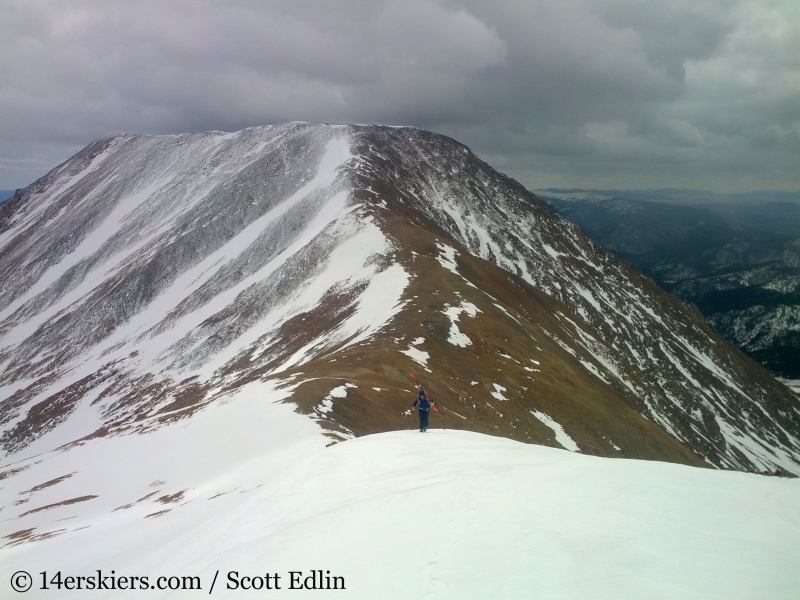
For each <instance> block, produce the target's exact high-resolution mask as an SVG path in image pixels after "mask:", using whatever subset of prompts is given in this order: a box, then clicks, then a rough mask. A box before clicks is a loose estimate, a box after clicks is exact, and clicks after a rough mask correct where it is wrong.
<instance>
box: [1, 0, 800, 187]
mask: <svg viewBox="0 0 800 600" xmlns="http://www.w3.org/2000/svg"><path fill="white" fill-rule="evenodd" d="M0 14H2V19H0V33H1V34H2V36H3V40H4V45H3V51H2V54H0V114H2V115H3V117H2V120H0V188H2V187H10V186H13V185H23V184H25V183H27V182H29V181H30V180H32V179H33V178H34V177H36V176H38V175H40V174H41V173H42V172H43V171H44V170H46V168H47V167H50V166H52V164H53V163H54V162H55V161H57V160H59V159H63V158H65V157H66V156H68V155H69V154H71V153H72V152H73V151H75V150H76V149H77V148H78V147H80V146H82V145H84V144H86V143H87V142H89V141H91V140H92V139H94V138H96V137H100V136H103V135H108V134H111V133H116V132H120V131H128V132H153V133H160V132H164V133H173V132H179V131H195V130H208V129H224V130H232V129H238V128H242V127H246V126H248V125H254V124H262V123H273V122H278V121H285V120H309V121H330V122H358V123H387V124H411V125H418V126H421V127H426V128H429V129H433V130H436V131H440V132H443V133H447V134H449V135H452V136H454V137H456V138H457V139H459V140H461V141H463V142H465V143H467V144H469V145H470V146H472V147H473V148H474V149H475V150H476V151H477V152H478V153H479V154H481V155H482V156H483V157H484V158H486V159H487V160H488V161H489V162H490V163H492V164H494V165H495V166H497V167H498V168H500V169H501V170H504V171H505V172H507V173H509V174H511V175H513V176H516V177H517V178H519V179H521V180H522V181H523V182H524V183H525V184H527V185H529V186H531V187H544V186H549V185H568V186H594V187H649V186H682V187H705V188H712V189H720V190H724V189H735V188H741V187H744V188H751V189H752V188H759V187H761V188H783V189H786V188H797V187H800V175H798V173H800V4H798V3H796V2H793V1H791V0H787V1H785V2H766V1H765V2H743V1H742V2H740V1H733V0H731V1H726V0H711V1H706V2H703V1H685V2H684V1H677V0H676V1H669V0H664V1H660V2H642V1H637V0H596V1H593V0H560V1H559V2H550V1H538V2H537V1H533V0H526V1H524V2H522V1H520V2H506V3H495V2H486V1H482V2H479V1H470V0H465V1H463V2H455V1H453V2H448V1H434V0H404V1H402V2H401V1H397V2H378V1H361V0H351V1H340V2H330V1H302V0H300V1H298V0H295V1H292V2H264V1H246V0H239V1H228V2H224V3H223V2H211V1H207V2H205V1H191V2H189V1H179V0H175V1H164V0H162V1H160V2H110V1H108V0H105V1H99V0H84V1H81V0H72V1H70V2H64V1H61V0H58V1H56V0H52V1H44V0H39V1H37V0H18V1H2V2H0Z"/></svg>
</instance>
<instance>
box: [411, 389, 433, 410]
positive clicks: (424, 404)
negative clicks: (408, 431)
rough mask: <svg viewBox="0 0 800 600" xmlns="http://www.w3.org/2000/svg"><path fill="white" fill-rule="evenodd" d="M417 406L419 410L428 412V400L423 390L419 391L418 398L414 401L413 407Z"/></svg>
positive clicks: (429, 404) (429, 406) (429, 405)
mask: <svg viewBox="0 0 800 600" xmlns="http://www.w3.org/2000/svg"><path fill="white" fill-rule="evenodd" d="M418 404H419V409H420V410H430V408H431V403H430V401H429V400H428V397H427V396H426V395H425V390H420V391H419V397H418V398H417V399H416V400H414V406H417V405H418Z"/></svg>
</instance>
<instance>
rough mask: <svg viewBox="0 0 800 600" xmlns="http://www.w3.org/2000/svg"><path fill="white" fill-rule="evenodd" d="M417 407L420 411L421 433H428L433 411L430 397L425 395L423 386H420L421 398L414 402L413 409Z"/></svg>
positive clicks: (418, 397)
mask: <svg viewBox="0 0 800 600" xmlns="http://www.w3.org/2000/svg"><path fill="white" fill-rule="evenodd" d="M415 406H416V407H417V410H419V431H420V433H425V432H426V431H428V415H429V414H430V411H431V402H430V400H428V395H427V394H426V393H425V390H423V389H422V386H419V396H417V399H416V400H414V404H413V405H412V406H411V408H414V407H415Z"/></svg>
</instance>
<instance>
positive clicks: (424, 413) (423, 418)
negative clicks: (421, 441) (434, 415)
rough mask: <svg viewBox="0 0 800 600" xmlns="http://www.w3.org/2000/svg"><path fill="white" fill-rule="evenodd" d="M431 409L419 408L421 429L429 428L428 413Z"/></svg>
mask: <svg viewBox="0 0 800 600" xmlns="http://www.w3.org/2000/svg"><path fill="white" fill-rule="evenodd" d="M430 412H431V409H427V410H425V409H422V408H420V409H419V430H420V431H426V430H427V429H428V415H429V414H430Z"/></svg>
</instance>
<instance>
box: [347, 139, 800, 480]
mask: <svg viewBox="0 0 800 600" xmlns="http://www.w3.org/2000/svg"><path fill="white" fill-rule="evenodd" d="M374 148H380V152H379V153H378V152H375V153H373V152H372V150H373V149H374ZM357 153H359V154H360V155H361V156H362V160H361V161H360V162H359V163H357V164H356V168H357V169H358V172H359V174H360V175H361V177H362V178H363V182H362V184H361V185H364V186H367V185H377V183H376V182H378V181H380V182H391V184H392V185H393V186H394V188H393V189H394V190H396V191H395V200H396V201H397V202H399V203H400V204H402V205H405V206H410V207H413V208H414V209H415V210H417V211H419V212H420V213H422V214H424V215H425V217H426V218H428V219H429V220H430V221H432V222H433V223H434V224H435V225H436V226H437V227H439V228H441V229H442V230H444V231H446V232H447V233H448V234H449V235H450V236H451V238H452V239H453V240H455V241H457V242H458V243H459V244H461V245H462V247H464V248H465V249H466V250H468V251H469V252H471V253H472V254H473V255H476V256H479V257H482V258H485V259H487V260H489V261H491V262H493V263H495V264H496V265H497V266H499V267H501V268H503V269H505V270H506V271H508V272H509V273H512V274H514V275H516V276H517V277H519V278H521V279H522V280H524V281H525V282H527V283H528V284H529V285H531V286H532V287H534V288H536V289H538V290H540V291H542V292H544V293H546V294H547V295H549V296H551V297H553V298H556V299H557V300H558V301H560V302H561V303H563V304H564V306H565V307H566V308H567V309H568V310H569V312H570V313H571V314H572V315H573V316H574V318H569V317H565V318H563V319H562V324H563V325H562V328H561V330H560V331H548V332H546V333H547V334H548V335H549V336H551V337H553V339H554V340H555V341H556V342H557V343H558V344H559V345H561V346H562V347H563V348H565V350H567V351H568V352H569V353H571V354H572V355H573V356H575V358H576V359H577V360H578V361H579V362H580V363H581V364H582V365H584V367H585V368H586V369H587V370H588V371H589V372H590V373H592V375H594V376H596V377H597V378H598V379H600V380H601V381H604V382H608V383H610V384H611V385H612V386H614V387H615V388H616V389H617V390H619V391H620V392H621V393H623V394H624V395H626V396H627V397H628V398H629V399H630V401H631V402H632V403H633V404H634V405H636V406H637V408H638V409H639V410H641V411H642V412H643V413H644V414H645V415H647V416H648V418H650V419H652V420H653V421H655V422H657V423H659V425H661V426H662V427H663V428H664V429H665V430H666V431H667V432H668V433H669V434H670V435H672V436H673V437H675V438H676V439H678V440H680V441H681V442H684V443H686V444H687V445H689V446H690V447H693V448H695V449H696V450H699V453H700V454H701V456H704V457H705V458H706V460H707V461H709V462H711V463H713V464H716V465H720V466H725V467H729V468H737V465H738V467H741V466H744V465H750V467H748V468H753V467H755V468H756V469H759V470H770V469H772V468H773V467H774V466H775V465H780V467H781V468H784V469H787V470H789V471H791V472H798V471H799V470H800V423H799V422H798V420H797V417H796V416H795V413H794V411H793V410H792V408H791V406H792V402H793V400H792V399H791V398H790V397H789V396H788V395H787V394H786V393H785V391H784V390H785V388H783V387H782V386H780V385H779V384H778V383H777V382H776V381H775V380H774V379H773V378H772V377H770V376H769V375H768V374H766V372H763V371H760V370H759V369H758V368H757V367H755V365H753V364H752V363H746V362H744V361H743V360H742V358H741V356H739V354H738V352H737V351H736V350H735V349H734V348H732V347H731V346H729V345H727V344H726V343H725V342H724V341H723V340H722V339H721V338H720V337H719V336H716V335H715V334H714V333H713V332H712V331H711V330H710V328H708V327H707V326H706V325H705V323H704V321H703V320H702V318H701V317H700V316H699V315H698V314H696V313H695V312H692V311H691V310H689V309H687V308H686V307H685V306H683V305H682V304H681V303H680V302H679V301H677V300H675V299H674V298H672V297H670V296H668V295H667V294H666V293H665V292H663V290H661V289H660V288H658V287H657V286H656V285H654V284H653V283H652V282H650V281H649V280H646V279H645V278H644V277H643V276H641V275H640V274H638V273H637V272H635V271H633V270H632V269H631V268H630V267H628V266H627V265H625V264H624V263H623V262H622V261H620V260H618V259H617V258H616V257H614V256H613V255H611V254H610V253H608V252H606V251H605V250H603V249H602V248H600V247H599V246H598V245H597V244H595V243H593V242H591V241H590V240H589V239H587V238H586V237H585V236H584V235H583V234H582V233H581V232H580V230H579V229H578V227H577V226H575V225H574V224H572V223H570V222H568V221H566V220H564V219H563V218H561V217H559V216H558V215H557V214H555V212H554V211H552V209H550V208H549V207H548V206H546V205H545V204H544V203H542V202H540V201H539V200H538V199H537V198H536V197H535V196H533V195H532V194H531V193H529V192H527V191H526V190H525V189H524V188H522V186H520V185H519V184H517V183H516V182H514V181H512V180H509V179H507V178H506V177H504V176H502V175H500V174H498V173H497V172H495V171H493V170H492V169H491V168H490V167H488V165H486V164H485V163H483V162H482V161H480V160H479V159H478V158H477V157H475V156H474V155H473V154H472V153H471V152H470V151H469V149H468V148H466V147H464V146H462V145H460V144H458V143H457V142H453V141H452V140H449V139H448V138H444V137H443V136H437V135H435V134H430V133H427V132H422V131H420V132H408V133H404V134H395V133H392V132H387V131H386V130H383V129H373V130H370V131H369V132H365V133H364V134H363V136H362V138H361V139H360V140H359V143H357ZM363 157H369V158H363ZM454 257H455V254H454V253H452V252H449V251H444V250H442V253H441V254H440V255H439V258H438V260H439V261H440V262H441V264H442V265H443V266H445V268H447V269H448V270H451V271H454V272H455V263H454ZM755 373H758V374H757V375H756V374H755ZM778 398H780V400H779V401H778ZM779 404H780V408H778V405H779ZM734 407H735V408H734Z"/></svg>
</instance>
